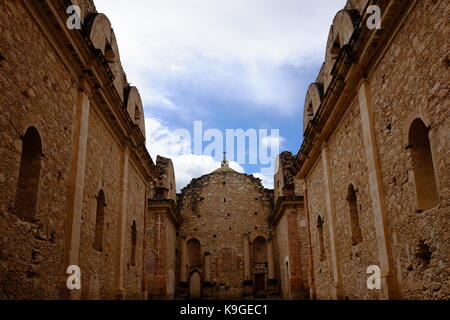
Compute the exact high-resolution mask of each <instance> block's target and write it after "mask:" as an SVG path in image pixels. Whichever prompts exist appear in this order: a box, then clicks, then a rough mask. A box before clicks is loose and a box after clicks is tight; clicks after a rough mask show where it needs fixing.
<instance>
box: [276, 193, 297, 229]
mask: <svg viewBox="0 0 450 320" xmlns="http://www.w3.org/2000/svg"><path fill="white" fill-rule="evenodd" d="M297 206H303V196H282V197H279V198H278V200H277V203H276V204H275V208H274V210H273V212H272V214H271V215H270V217H269V224H270V225H273V226H275V225H276V224H277V223H278V221H280V219H281V218H282V217H283V215H284V213H285V212H286V210H287V209H289V208H296V207H297Z"/></svg>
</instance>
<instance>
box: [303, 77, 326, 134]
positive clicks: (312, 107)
mask: <svg viewBox="0 0 450 320" xmlns="http://www.w3.org/2000/svg"><path fill="white" fill-rule="evenodd" d="M322 97H323V85H322V84H321V83H311V84H310V85H309V88H308V91H307V93H306V98H305V107H304V114H303V132H305V131H306V129H307V128H308V124H309V122H310V121H312V120H313V119H314V116H315V114H316V112H317V110H318V109H319V107H320V105H321V104H322Z"/></svg>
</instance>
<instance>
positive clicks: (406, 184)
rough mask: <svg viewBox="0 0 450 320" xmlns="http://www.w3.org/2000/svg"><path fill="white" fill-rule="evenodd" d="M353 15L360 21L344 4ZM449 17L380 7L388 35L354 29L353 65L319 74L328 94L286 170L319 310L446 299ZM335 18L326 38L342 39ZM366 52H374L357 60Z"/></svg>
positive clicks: (418, 4) (423, 5)
mask: <svg viewBox="0 0 450 320" xmlns="http://www.w3.org/2000/svg"><path fill="white" fill-rule="evenodd" d="M368 3H371V1H368ZM384 5H386V6H384ZM402 6H403V7H402ZM353 7H355V8H356V9H358V11H359V12H360V14H365V13H364V12H362V11H361V10H362V8H363V6H357V5H356V2H353V1H349V2H348V4H347V9H351V8H353ZM383 10H384V11H383ZM449 11H450V5H449V4H448V3H445V2H436V1H431V0H430V1H413V2H404V3H400V2H399V3H397V5H393V6H388V3H384V4H383V8H382V12H383V14H384V16H383V24H382V25H383V26H384V28H385V29H389V30H390V31H392V33H389V34H386V33H376V31H368V29H367V30H366V29H365V23H364V22H363V23H361V24H360V25H359V32H360V33H359V37H358V38H354V40H350V41H349V40H346V41H348V42H349V43H348V46H349V47H347V48H346V50H345V51H346V52H352V58H351V59H350V60H346V59H347V57H346V55H345V52H344V50H341V51H340V53H339V55H338V57H337V58H336V57H335V60H328V62H327V63H328V64H329V63H330V62H332V63H333V64H334V71H333V72H332V74H331V75H330V76H331V78H326V77H327V75H325V73H326V70H322V71H321V74H319V77H318V80H317V81H319V82H320V81H326V82H327V85H326V86H325V88H327V87H328V86H329V87H332V88H333V90H327V91H326V92H324V98H323V99H322V101H323V102H321V105H320V107H319V108H318V110H317V111H315V112H317V115H316V117H315V119H314V120H313V119H312V118H311V119H309V123H308V127H307V128H306V130H305V142H304V143H303V146H302V148H301V150H300V152H299V153H298V156H297V162H296V164H295V167H296V170H297V177H296V179H297V181H299V182H300V181H302V180H304V181H305V185H304V186H305V190H306V196H305V202H306V205H307V207H306V209H307V212H308V213H309V221H310V224H309V225H310V230H311V246H312V254H313V257H312V260H313V269H314V278H313V279H310V282H311V280H312V283H314V291H315V293H316V298H317V299H335V298H340V299H385V298H391V299H395V298H403V299H447V298H448V294H449V293H448V288H449V285H448V277H447V275H448V266H449V265H448V256H449V252H450V251H449V245H448V244H449V241H448V239H449V236H450V234H449V232H448V214H449V199H450V197H449V192H448V190H449V187H448V185H447V181H450V180H449V170H448V169H447V168H448V167H449V163H448V162H449V161H448V159H449V157H448V150H449V140H450V139H449V132H450V130H449V129H450V122H449V119H450V117H449V115H450V108H449V102H448V101H449V99H448V94H449V88H448V82H449V75H448V65H449V64H448V61H449V56H448V52H447V50H446V47H445V46H442V43H446V42H448V40H447V39H446V36H447V35H448V33H449V27H448V26H447V25H446V24H445V23H444V21H445V19H446V18H445V17H446V16H448V14H449ZM386 12H388V13H386ZM339 14H341V15H342V13H338V15H337V17H336V19H335V23H334V25H333V28H332V30H331V31H330V36H331V35H332V34H333V33H336V32H337V33H339V32H340V31H339V30H341V31H342V32H343V33H348V26H349V25H348V23H345V22H344V21H340V20H339ZM394 16H396V17H397V18H395V19H393V18H392V17H394ZM366 17H367V16H366ZM339 21H340V22H339ZM356 27H358V26H356V25H355V28H356ZM339 34H340V33H339ZM380 36H384V37H385V38H384V39H383V41H381V39H380V38H379V37H380ZM352 41H353V42H352ZM363 42H366V43H368V42H372V46H371V49H370V50H367V51H364V50H361V48H362V47H363V46H361V44H360V43H363ZM341 44H342V43H341ZM328 46H330V44H328ZM352 50H353V51H352ZM327 51H328V49H327ZM367 56H370V57H371V60H368V59H367ZM358 63H359V64H358ZM352 64H354V65H353V66H352ZM349 66H350V67H349ZM346 68H347V69H346ZM343 70H346V71H345V72H347V73H344V71H343ZM325 90H326V89H325ZM307 101H308V99H307ZM308 107H309V105H305V109H306V108H308ZM305 114H308V113H307V112H306V111H305ZM417 123H419V124H423V129H421V130H422V131H420V132H422V136H421V139H422V140H417V139H419V138H417V135H419V133H418V131H417V130H418V129H416V128H417V126H413V124H414V125H416V124H417ZM413 129H414V130H415V131H412V130H413ZM423 132H425V133H423ZM411 137H415V138H414V139H416V140H412V138H411ZM428 140H429V141H430V143H429V145H428V143H427V142H426V141H428ZM418 141H422V142H418ZM423 141H425V142H423ZM427 146H428V147H429V148H430V150H431V152H430V155H428V154H427V152H428V151H426V150H427V149H426V148H427ZM417 150H419V151H417ZM420 152H422V154H421V153H420ZM417 157H419V158H420V162H417V161H418V160H417ZM414 161H416V162H414ZM418 163H419V164H418ZM423 170H426V171H424V172H426V173H425V174H422V176H426V178H421V177H422V176H420V172H421V171H423ZM430 176H431V177H430ZM434 177H435V179H433V178H434ZM420 179H422V180H420ZM434 180H435V181H436V182H434ZM423 181H426V183H427V184H428V185H427V186H421V185H420V184H421V183H423ZM434 184H436V186H437V191H436V193H437V196H436V198H437V200H433V199H434V198H433V197H434V195H433V194H432V193H433V192H434V191H433V190H434V187H433V185H434ZM430 190H431V191H430ZM422 193H423V194H422ZM424 197H428V199H427V200H423V199H424ZM424 203H426V204H425V205H424ZM428 204H429V205H428ZM427 205H428V206H427ZM424 206H425V208H424ZM319 216H320V218H319ZM355 217H357V218H356V219H355ZM355 226H357V227H358V228H356V227H355ZM358 229H359V230H360V232H361V236H360V237H357V236H356V237H355V235H357V234H358V232H357V230H358ZM279 232H280V234H281V233H282V230H280V231H279ZM321 234H323V237H321ZM321 238H322V239H323V241H322V240H321ZM321 243H322V244H321ZM371 265H376V266H380V269H381V274H382V278H381V279H382V288H381V290H369V289H368V288H367V285H366V281H367V278H368V275H367V274H366V270H367V268H368V267H369V266H371Z"/></svg>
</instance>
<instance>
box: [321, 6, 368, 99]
mask: <svg viewBox="0 0 450 320" xmlns="http://www.w3.org/2000/svg"><path fill="white" fill-rule="evenodd" d="M359 18H360V15H359V12H358V10H356V9H343V10H340V11H339V12H338V13H337V14H336V15H335V17H334V19H333V24H332V26H331V27H330V32H329V34H328V41H327V48H326V54H325V65H326V70H327V72H326V73H325V75H324V78H325V79H324V90H325V91H326V89H327V88H328V86H329V84H330V82H331V79H332V78H333V77H332V75H331V71H332V70H333V67H334V64H335V63H336V60H337V58H338V56H339V54H340V52H341V50H342V48H343V47H344V46H345V45H347V44H348V43H349V41H350V38H351V37H352V35H353V32H354V31H355V28H356V24H357V22H358V21H359Z"/></svg>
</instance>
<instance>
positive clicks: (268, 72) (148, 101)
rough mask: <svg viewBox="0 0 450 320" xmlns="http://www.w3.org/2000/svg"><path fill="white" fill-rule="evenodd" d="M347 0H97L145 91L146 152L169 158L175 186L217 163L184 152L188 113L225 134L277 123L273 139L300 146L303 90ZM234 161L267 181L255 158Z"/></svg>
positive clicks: (284, 146)
mask: <svg viewBox="0 0 450 320" xmlns="http://www.w3.org/2000/svg"><path fill="white" fill-rule="evenodd" d="M345 2H346V1H345V0H321V1H309V0H239V1H237V0H213V1H211V0H189V1H186V0H151V1H149V0H131V1H123V0H96V1H95V3H96V6H97V10H98V11H99V12H103V13H105V14H106V15H107V16H108V17H109V18H110V20H111V22H112V25H113V28H114V31H115V33H116V37H117V40H118V44H119V49H120V55H121V61H122V64H123V66H124V70H125V72H126V73H127V77H128V81H129V82H130V83H131V84H132V85H135V86H137V87H138V89H139V91H140V94H141V96H142V100H143V103H144V107H145V116H146V130H147V146H148V149H149V152H150V154H151V155H152V157H153V158H154V159H155V157H156V155H157V154H160V155H162V156H166V157H170V158H172V159H173V161H174V165H175V171H176V178H177V186H178V188H179V189H180V188H182V187H184V186H185V185H186V184H187V183H188V182H189V181H190V180H191V179H192V178H193V177H196V176H200V175H202V174H206V173H209V172H211V171H212V170H214V169H215V168H217V167H218V166H219V160H220V159H218V158H212V157H210V156H208V155H201V154H195V153H193V152H186V151H185V149H183V144H184V142H183V141H181V140H179V139H177V138H176V137H175V136H174V134H173V132H174V130H176V129H179V128H183V129H187V130H189V131H191V132H192V131H193V126H194V121H202V122H203V127H204V129H208V128H215V129H219V130H221V131H223V132H225V130H226V129H239V128H242V129H244V130H247V129H279V130H280V136H281V137H280V139H279V140H277V141H276V142H275V143H274V144H273V145H272V146H274V147H276V146H278V145H280V151H283V150H289V151H292V152H293V153H296V152H297V151H298V148H299V147H300V144H301V139H302V132H303V129H302V116H303V104H304V99H305V93H306V89H307V87H308V85H309V84H310V83H311V82H313V81H314V80H315V78H316V76H317V73H318V71H319V69H320V67H321V65H322V63H323V60H324V55H325V45H326V40H327V36H328V32H329V28H330V25H331V22H332V19H333V17H334V15H335V14H336V12H337V11H338V10H340V9H342V8H343V7H344V5H345ZM274 150H276V148H275V149H274ZM230 160H234V159H230ZM231 166H232V167H233V168H235V169H237V170H239V171H241V172H246V173H250V174H255V176H257V177H260V178H261V179H262V180H263V183H264V185H266V186H267V187H272V186H273V176H272V175H269V174H266V173H264V174H263V173H261V166H260V165H248V164H237V163H235V162H232V164H231Z"/></svg>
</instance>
